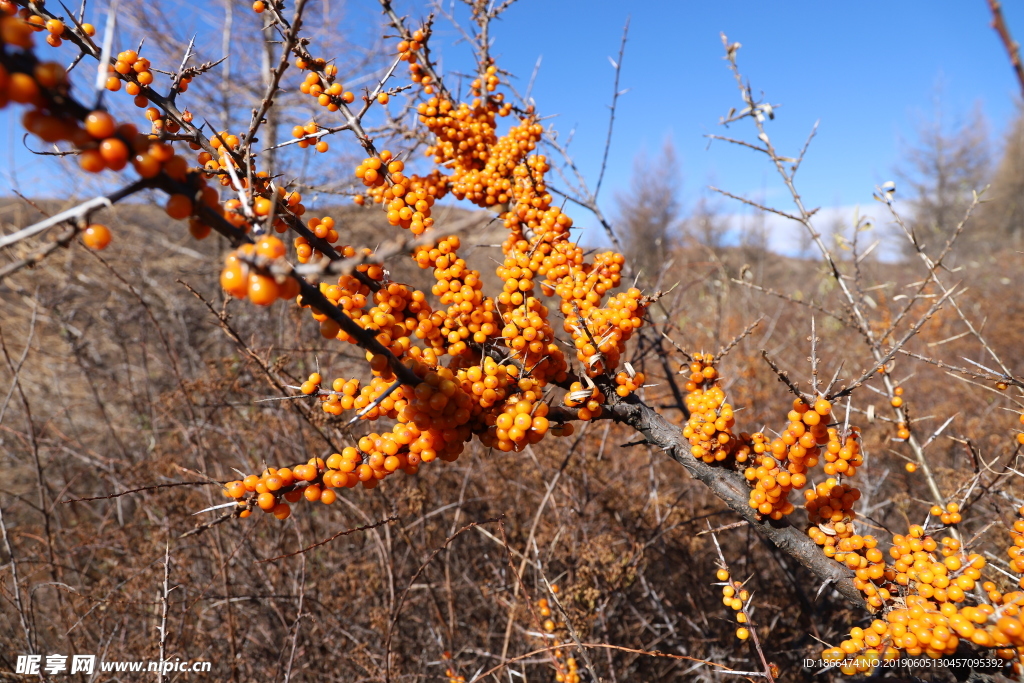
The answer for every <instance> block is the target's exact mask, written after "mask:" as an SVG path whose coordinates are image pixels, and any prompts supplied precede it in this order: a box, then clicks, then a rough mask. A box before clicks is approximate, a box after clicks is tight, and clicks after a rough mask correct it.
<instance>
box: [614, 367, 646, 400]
mask: <svg viewBox="0 0 1024 683" xmlns="http://www.w3.org/2000/svg"><path fill="white" fill-rule="evenodd" d="M645 379H647V377H646V376H645V375H644V373H642V372H635V371H633V367H632V366H631V365H629V364H628V363H627V365H626V370H624V371H622V372H619V373H617V374H616V375H615V394H616V395H617V396H618V397H619V398H626V397H627V396H629V395H630V394H632V393H633V392H634V391H636V390H638V389H639V388H640V387H642V386H643V385H644V380H645Z"/></svg>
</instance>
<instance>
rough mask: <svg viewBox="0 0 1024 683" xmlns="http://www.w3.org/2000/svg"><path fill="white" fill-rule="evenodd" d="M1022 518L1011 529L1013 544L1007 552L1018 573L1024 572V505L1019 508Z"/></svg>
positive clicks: (1021, 581)
mask: <svg viewBox="0 0 1024 683" xmlns="http://www.w3.org/2000/svg"><path fill="white" fill-rule="evenodd" d="M1017 514H1018V515H1020V517H1021V519H1018V520H1016V521H1015V522H1014V523H1013V528H1012V529H1011V530H1010V537H1011V538H1012V539H1013V544H1012V545H1011V546H1010V547H1009V548H1008V549H1007V551H1006V554H1007V555H1008V556H1009V558H1010V567H1011V568H1012V569H1013V571H1015V572H1017V573H1018V574H1024V507H1022V508H1020V509H1019V510H1017ZM1019 585H1020V587H1021V588H1022V589H1024V577H1022V578H1021V580H1020V583H1019Z"/></svg>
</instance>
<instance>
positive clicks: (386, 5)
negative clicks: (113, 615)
mask: <svg viewBox="0 0 1024 683" xmlns="http://www.w3.org/2000/svg"><path fill="white" fill-rule="evenodd" d="M380 6H381V9H382V10H383V12H384V14H386V15H387V17H388V21H389V23H390V24H391V26H392V28H394V29H395V30H396V31H398V34H399V36H401V38H402V40H403V41H404V42H405V43H407V44H408V45H409V46H410V49H409V52H410V53H412V54H414V55H416V57H417V58H418V62H419V63H420V64H421V65H422V68H423V70H424V71H425V72H426V73H427V75H428V76H430V78H431V83H432V84H433V85H436V87H437V94H438V95H440V96H441V97H443V98H451V92H450V91H449V90H448V89H447V88H446V87H445V85H444V80H443V79H442V78H441V76H440V74H438V72H437V69H436V68H435V67H434V63H433V62H432V61H431V59H430V48H428V47H427V45H426V44H425V43H424V42H423V41H420V40H416V39H415V38H414V36H413V33H414V31H410V30H409V29H408V28H407V27H406V25H405V20H404V19H402V18H401V17H399V16H398V15H397V14H396V13H395V10H394V9H393V8H392V7H391V2H390V0H380ZM432 22H433V16H431V17H428V19H427V21H426V22H425V28H426V29H427V31H428V32H429V29H430V24H431V23H432ZM414 43H416V44H418V46H414V45H413V44H414Z"/></svg>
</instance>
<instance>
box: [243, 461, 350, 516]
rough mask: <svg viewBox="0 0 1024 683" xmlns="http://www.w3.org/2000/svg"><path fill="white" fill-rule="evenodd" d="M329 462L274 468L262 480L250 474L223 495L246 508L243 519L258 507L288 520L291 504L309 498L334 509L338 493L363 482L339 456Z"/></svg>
mask: <svg viewBox="0 0 1024 683" xmlns="http://www.w3.org/2000/svg"><path fill="white" fill-rule="evenodd" d="M353 450H354V449H353ZM355 457H356V458H358V457H359V456H358V455H356V456H355ZM327 462H331V463H332V464H333V465H334V467H333V468H332V467H329V466H328V464H327ZM327 462H325V461H324V459H323V458H310V460H309V462H308V463H306V464H304V465H296V466H294V467H282V468H280V469H278V468H273V467H271V468H268V469H265V470H263V473H262V474H261V475H259V476H257V475H255V474H250V475H248V476H247V477H245V478H244V479H241V480H236V481H229V482H228V483H226V484H225V485H224V489H223V493H224V495H225V496H226V497H228V498H234V499H235V500H237V501H238V505H239V507H241V508H242V510H241V511H240V513H239V516H240V517H248V516H249V515H250V514H252V510H253V508H256V507H258V508H259V509H260V510H263V511H264V512H268V513H272V514H273V515H274V516H275V517H277V518H278V519H287V518H288V516H289V515H291V506H290V505H289V503H297V502H299V500H301V499H302V498H305V499H306V500H308V501H309V502H311V503H312V502H316V501H320V502H321V503H324V504H325V505H330V504H331V503H333V502H334V501H336V500H337V499H338V494H337V493H336V492H335V491H334V489H336V488H342V487H349V488H351V487H352V486H355V485H356V483H357V482H358V481H359V480H358V478H357V477H355V476H351V477H350V476H349V475H348V474H347V473H346V472H345V471H344V470H343V469H342V466H343V465H345V466H347V464H349V463H350V462H351V461H350V460H344V459H343V458H342V456H341V455H339V454H337V453H335V454H334V455H332V456H331V457H330V458H329V459H328V461H327ZM352 469H355V468H354V467H353V468H352ZM349 471H351V470H349Z"/></svg>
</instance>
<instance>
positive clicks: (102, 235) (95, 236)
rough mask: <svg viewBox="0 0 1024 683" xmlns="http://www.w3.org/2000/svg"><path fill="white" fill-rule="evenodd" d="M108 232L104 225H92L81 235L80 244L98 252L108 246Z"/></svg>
mask: <svg viewBox="0 0 1024 683" xmlns="http://www.w3.org/2000/svg"><path fill="white" fill-rule="evenodd" d="M110 237H111V236H110V230H109V229H108V228H107V226H105V225H100V224H99V223H93V224H92V225H90V226H89V227H87V228H86V229H85V232H83V233H82V242H84V243H85V246H87V247H89V248H90V249H95V250H96V251H100V250H102V249H106V248H107V245H108V244H110Z"/></svg>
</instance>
